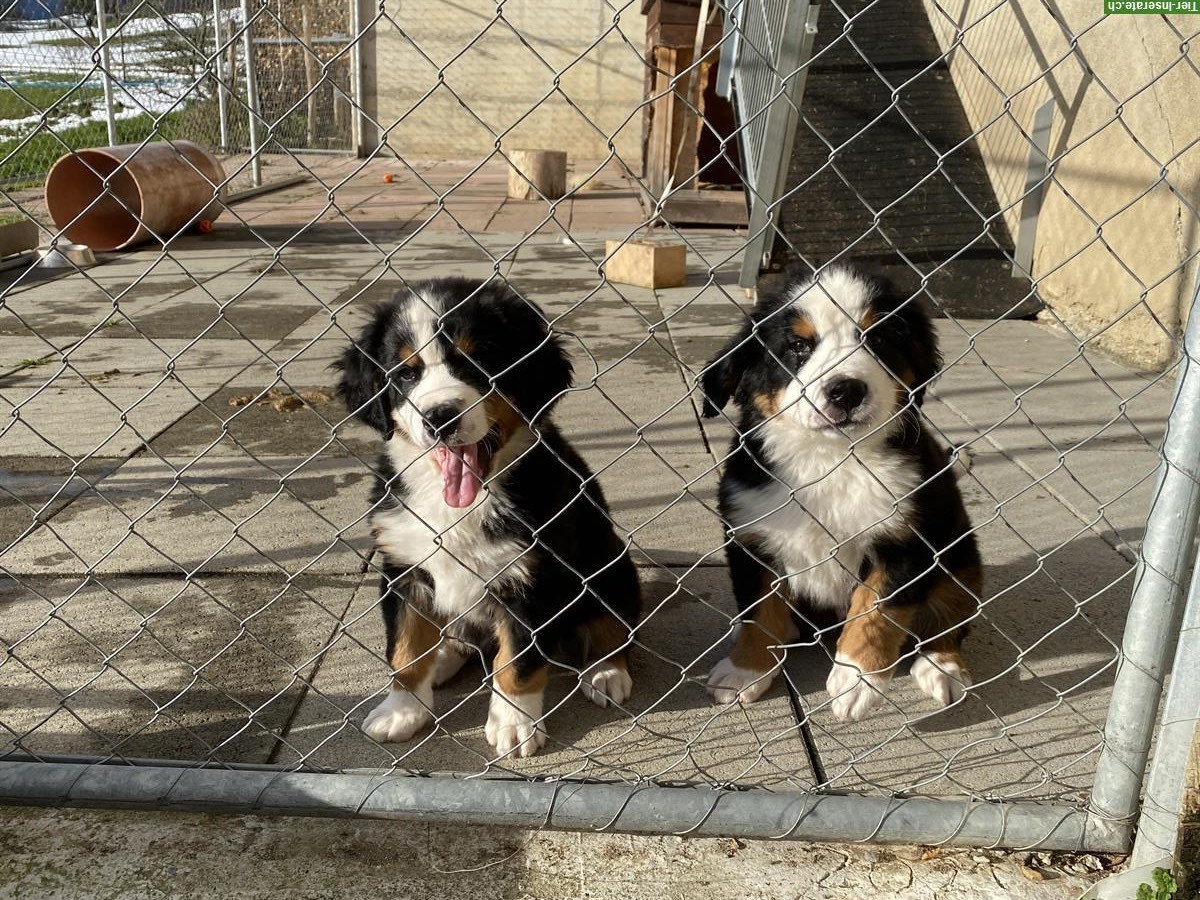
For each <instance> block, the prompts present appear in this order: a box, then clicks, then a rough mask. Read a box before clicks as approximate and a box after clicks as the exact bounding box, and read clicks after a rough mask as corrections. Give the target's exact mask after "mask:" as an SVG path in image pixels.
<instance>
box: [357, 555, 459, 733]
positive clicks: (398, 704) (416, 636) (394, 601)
mask: <svg viewBox="0 0 1200 900" xmlns="http://www.w3.org/2000/svg"><path fill="white" fill-rule="evenodd" d="M400 582H401V579H398V578H394V577H389V576H388V575H387V574H385V575H384V576H383V579H382V583H381V586H380V591H381V594H382V606H383V619H384V627H385V628H386V630H387V656H388V662H389V664H390V665H391V667H392V673H393V674H392V688H391V690H390V691H388V695H387V696H386V697H385V698H384V699H383V702H382V703H380V704H379V705H378V706H376V707H375V708H374V709H373V710H371V711H370V712H369V713H367V718H366V720H365V721H364V722H363V731H365V732H366V733H367V735H368V736H370V737H373V738H374V739H375V740H377V741H395V742H399V741H407V740H408V739H409V738H411V737H412V736H413V735H414V734H416V733H417V732H418V731H420V730H421V729H422V728H424V727H425V726H426V725H427V724H428V723H430V722H432V721H433V679H434V668H435V667H434V662H435V660H436V658H437V653H436V648H437V646H438V641H439V640H440V639H441V629H440V628H439V627H438V625H437V623H436V622H434V621H433V619H431V618H430V617H429V616H428V615H427V614H425V613H423V612H422V611H421V610H419V609H417V608H415V607H413V605H412V604H411V603H409V602H408V599H407V598H406V597H405V596H404V595H403V594H402V593H401V591H402V590H405V589H406V588H407V586H405V587H401V584H400Z"/></svg>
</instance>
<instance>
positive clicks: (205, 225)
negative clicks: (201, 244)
mask: <svg viewBox="0 0 1200 900" xmlns="http://www.w3.org/2000/svg"><path fill="white" fill-rule="evenodd" d="M196 230H197V231H199V232H200V233H201V234H212V232H213V223H212V219H201V220H200V221H199V222H197V223H196Z"/></svg>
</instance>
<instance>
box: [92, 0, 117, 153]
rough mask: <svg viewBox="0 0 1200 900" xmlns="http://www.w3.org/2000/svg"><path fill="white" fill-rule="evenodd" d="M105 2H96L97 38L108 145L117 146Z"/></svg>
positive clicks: (102, 0)
mask: <svg viewBox="0 0 1200 900" xmlns="http://www.w3.org/2000/svg"><path fill="white" fill-rule="evenodd" d="M105 5H106V4H105V0H96V37H97V39H98V40H99V42H100V68H101V70H102V71H103V84H104V115H105V119H106V120H107V122H108V144H109V146H110V147H115V146H116V145H117V113H116V109H115V104H114V103H113V85H112V58H111V56H110V55H109V52H108V19H107V10H105Z"/></svg>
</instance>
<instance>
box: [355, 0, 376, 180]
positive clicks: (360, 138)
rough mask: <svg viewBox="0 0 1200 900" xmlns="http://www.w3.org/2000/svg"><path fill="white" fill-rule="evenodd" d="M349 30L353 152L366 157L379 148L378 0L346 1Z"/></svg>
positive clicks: (362, 157)
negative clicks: (376, 24)
mask: <svg viewBox="0 0 1200 900" xmlns="http://www.w3.org/2000/svg"><path fill="white" fill-rule="evenodd" d="M349 2H350V31H351V34H353V36H354V37H353V40H354V46H353V47H352V48H351V51H350V58H351V66H350V93H351V97H352V99H353V103H354V109H353V111H352V113H351V116H350V121H351V141H352V143H353V145H354V153H355V155H356V156H358V157H359V158H360V159H366V158H367V157H369V156H371V155H373V154H374V153H375V152H376V151H377V150H378V149H379V126H378V125H377V124H376V123H377V122H378V116H379V102H378V96H379V94H378V84H377V79H378V71H379V70H378V67H377V61H376V55H375V54H376V46H375V16H376V12H377V9H378V3H374V4H373V3H372V0H349Z"/></svg>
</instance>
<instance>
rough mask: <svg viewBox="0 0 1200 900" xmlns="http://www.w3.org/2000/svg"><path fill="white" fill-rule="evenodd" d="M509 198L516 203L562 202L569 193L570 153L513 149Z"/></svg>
mask: <svg viewBox="0 0 1200 900" xmlns="http://www.w3.org/2000/svg"><path fill="white" fill-rule="evenodd" d="M508 159H509V162H510V163H511V164H512V166H511V168H510V169H509V170H508V196H509V198H510V199H512V200H540V199H541V198H542V197H545V198H546V199H547V200H558V199H560V198H561V197H562V196H563V195H564V194H566V192H567V154H566V153H564V152H563V151H562V150H510V151H509V153H508Z"/></svg>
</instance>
